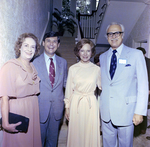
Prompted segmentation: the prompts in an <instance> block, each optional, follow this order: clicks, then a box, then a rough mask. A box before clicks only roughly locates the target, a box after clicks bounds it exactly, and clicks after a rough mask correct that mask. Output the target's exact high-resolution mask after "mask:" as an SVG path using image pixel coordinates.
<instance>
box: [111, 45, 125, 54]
mask: <svg viewBox="0 0 150 147" xmlns="http://www.w3.org/2000/svg"><path fill="white" fill-rule="evenodd" d="M123 46H124V44H123V43H122V44H121V45H120V46H119V47H118V48H117V49H116V50H117V54H118V55H119V56H120V55H121V52H122V49H123ZM110 50H111V52H112V51H113V49H112V48H110Z"/></svg>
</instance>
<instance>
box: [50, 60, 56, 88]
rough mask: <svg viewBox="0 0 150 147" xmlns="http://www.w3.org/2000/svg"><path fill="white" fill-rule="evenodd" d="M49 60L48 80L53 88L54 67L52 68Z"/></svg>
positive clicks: (52, 63)
mask: <svg viewBox="0 0 150 147" xmlns="http://www.w3.org/2000/svg"><path fill="white" fill-rule="evenodd" d="M50 60H51V62H50V66H49V79H50V82H51V85H52V87H53V85H54V81H55V67H54V62H53V59H52V58H50Z"/></svg>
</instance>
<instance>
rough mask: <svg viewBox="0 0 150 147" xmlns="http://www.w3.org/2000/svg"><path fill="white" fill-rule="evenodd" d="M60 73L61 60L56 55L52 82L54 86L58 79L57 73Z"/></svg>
mask: <svg viewBox="0 0 150 147" xmlns="http://www.w3.org/2000/svg"><path fill="white" fill-rule="evenodd" d="M60 74H61V62H60V60H59V58H58V57H57V55H56V73H55V82H54V87H55V86H56V85H57V83H58V80H59V75H60Z"/></svg>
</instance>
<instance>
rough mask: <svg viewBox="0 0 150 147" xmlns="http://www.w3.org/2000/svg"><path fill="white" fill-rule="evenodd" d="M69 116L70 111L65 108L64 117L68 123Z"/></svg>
mask: <svg viewBox="0 0 150 147" xmlns="http://www.w3.org/2000/svg"><path fill="white" fill-rule="evenodd" d="M69 115H70V110H69V108H66V110H65V117H66V119H67V120H68V121H69Z"/></svg>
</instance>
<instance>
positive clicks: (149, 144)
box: [58, 109, 150, 147]
mask: <svg viewBox="0 0 150 147" xmlns="http://www.w3.org/2000/svg"><path fill="white" fill-rule="evenodd" d="M149 110H150V109H149ZM148 114H150V112H149V113H148ZM148 125H150V115H149V118H148ZM147 136H150V128H147V130H146V134H142V135H140V136H138V137H135V138H134V140H133V147H150V140H148V139H146V137H147ZM66 141H67V125H66V122H65V119H64V121H63V125H62V127H61V130H60V134H59V140H58V147H66Z"/></svg>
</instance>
